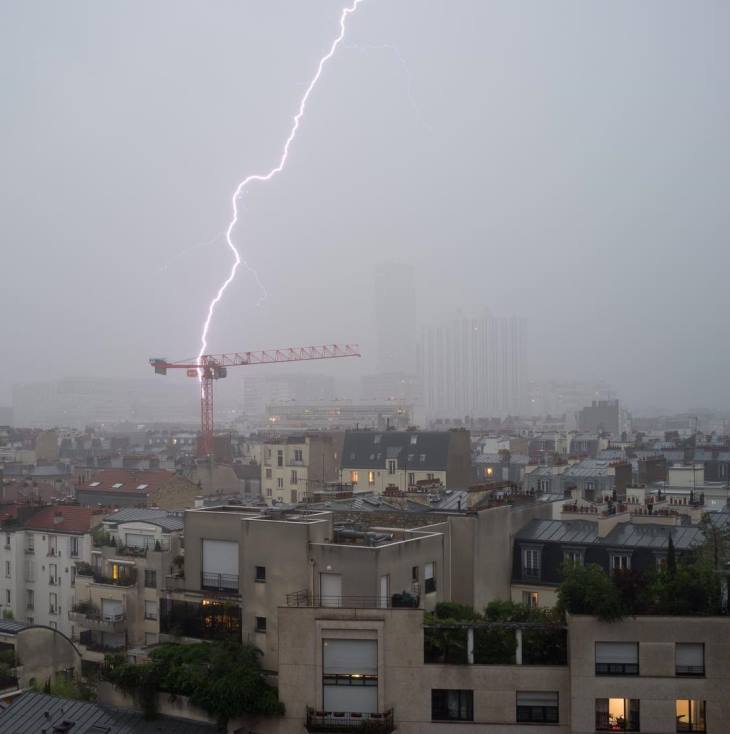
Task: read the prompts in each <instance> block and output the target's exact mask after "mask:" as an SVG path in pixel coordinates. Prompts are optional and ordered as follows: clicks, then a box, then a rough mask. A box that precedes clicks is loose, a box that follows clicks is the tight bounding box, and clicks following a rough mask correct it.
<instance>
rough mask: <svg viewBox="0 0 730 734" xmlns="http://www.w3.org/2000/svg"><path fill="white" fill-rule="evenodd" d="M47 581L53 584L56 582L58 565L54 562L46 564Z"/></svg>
mask: <svg viewBox="0 0 730 734" xmlns="http://www.w3.org/2000/svg"><path fill="white" fill-rule="evenodd" d="M48 583H49V584H50V585H51V586H55V585H56V584H57V583H58V566H56V564H55V563H49V564H48Z"/></svg>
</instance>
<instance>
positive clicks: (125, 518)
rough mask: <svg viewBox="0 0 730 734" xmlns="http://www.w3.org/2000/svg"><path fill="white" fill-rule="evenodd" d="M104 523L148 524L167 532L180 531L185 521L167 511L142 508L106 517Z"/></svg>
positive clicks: (128, 509)
mask: <svg viewBox="0 0 730 734" xmlns="http://www.w3.org/2000/svg"><path fill="white" fill-rule="evenodd" d="M104 522H107V523H114V524H116V525H119V524H120V523H124V522H148V523H150V524H151V525H157V526H158V527H161V528H162V529H163V530H165V531H167V532H173V531H175V530H182V529H183V528H184V526H185V521H184V520H183V518H182V517H178V516H177V515H174V514H172V513H170V512H168V511H167V510H152V509H145V508H143V507H127V508H125V509H122V510H119V512H114V513H112V514H111V515H107V516H106V517H105V518H104Z"/></svg>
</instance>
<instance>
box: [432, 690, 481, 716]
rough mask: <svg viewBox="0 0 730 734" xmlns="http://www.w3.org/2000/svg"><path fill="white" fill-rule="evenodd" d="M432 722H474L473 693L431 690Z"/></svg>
mask: <svg viewBox="0 0 730 734" xmlns="http://www.w3.org/2000/svg"><path fill="white" fill-rule="evenodd" d="M431 720H432V721H474V691H460V690H446V689H443V688H436V689H433V690H431Z"/></svg>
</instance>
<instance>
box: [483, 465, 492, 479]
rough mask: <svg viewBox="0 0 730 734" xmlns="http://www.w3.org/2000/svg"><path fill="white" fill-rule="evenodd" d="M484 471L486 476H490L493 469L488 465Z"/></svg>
mask: <svg viewBox="0 0 730 734" xmlns="http://www.w3.org/2000/svg"><path fill="white" fill-rule="evenodd" d="M485 473H486V475H487V476H488V477H491V476H492V475H493V474H494V469H493V468H492V467H491V466H488V467H487V468H486V469H485Z"/></svg>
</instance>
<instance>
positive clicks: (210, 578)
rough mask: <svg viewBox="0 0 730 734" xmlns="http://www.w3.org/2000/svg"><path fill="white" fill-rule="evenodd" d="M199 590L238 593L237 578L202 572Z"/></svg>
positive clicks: (223, 574) (230, 575) (226, 574)
mask: <svg viewBox="0 0 730 734" xmlns="http://www.w3.org/2000/svg"><path fill="white" fill-rule="evenodd" d="M200 588H201V589H205V590H206V591H221V592H228V593H231V592H233V593H238V576H234V575H233V574H230V573H209V572H205V571H203V573H202V574H201V578H200Z"/></svg>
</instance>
